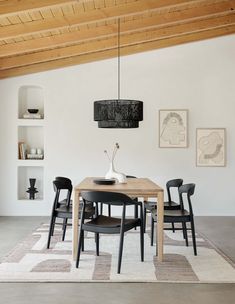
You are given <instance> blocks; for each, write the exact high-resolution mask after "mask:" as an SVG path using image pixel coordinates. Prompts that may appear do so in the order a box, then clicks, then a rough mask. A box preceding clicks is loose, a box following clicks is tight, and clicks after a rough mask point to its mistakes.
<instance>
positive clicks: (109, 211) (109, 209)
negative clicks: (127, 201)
mask: <svg viewBox="0 0 235 304" xmlns="http://www.w3.org/2000/svg"><path fill="white" fill-rule="evenodd" d="M108 215H109V216H111V205H108Z"/></svg>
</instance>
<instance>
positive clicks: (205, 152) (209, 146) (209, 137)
mask: <svg viewBox="0 0 235 304" xmlns="http://www.w3.org/2000/svg"><path fill="white" fill-rule="evenodd" d="M224 141H225V138H224V130H223V129H217V130H216V129H212V130H198V134H197V150H198V165H199V166H200V165H201V166H203V165H204V166H206V165H207V166H224V163H225V147H224Z"/></svg>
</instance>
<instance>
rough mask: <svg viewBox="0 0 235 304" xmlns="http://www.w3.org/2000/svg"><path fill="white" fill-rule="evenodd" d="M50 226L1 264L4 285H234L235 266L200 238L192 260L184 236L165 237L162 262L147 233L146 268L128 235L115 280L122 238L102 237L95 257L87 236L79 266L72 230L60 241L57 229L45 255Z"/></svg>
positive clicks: (170, 234)
mask: <svg viewBox="0 0 235 304" xmlns="http://www.w3.org/2000/svg"><path fill="white" fill-rule="evenodd" d="M48 228H49V225H48V224H42V225H41V226H40V227H39V228H38V229H36V230H35V231H34V232H33V233H32V234H31V235H29V236H28V237H27V238H25V239H24V240H23V241H22V242H20V243H19V244H18V245H17V246H16V247H15V248H14V249H13V250H12V251H11V252H10V253H9V254H8V255H7V256H5V257H4V258H3V259H2V260H1V263H0V282H204V283H206V282H208V283H211V282H217V283H224V282H235V265H234V264H233V262H232V261H231V260H230V259H229V258H228V257H227V256H225V255H224V254H223V253H222V252H221V251H220V250H219V249H218V248H216V247H215V246H214V245H213V244H212V243H211V242H210V241H208V240H207V239H205V237H203V236H202V235H200V234H197V235H196V237H197V248H198V255H197V256H194V254H193V248H192V243H191V236H190V232H189V247H186V246H185V241H184V239H183V235H182V232H181V231H176V232H175V233H173V232H172V231H164V262H162V263H159V262H158V261H157V257H156V256H155V251H156V249H155V245H154V246H153V247H151V246H150V232H149V231H147V232H146V233H145V237H144V238H145V244H144V245H145V246H144V247H145V255H144V259H145V260H144V262H141V261H140V240H139V238H140V237H139V231H138V230H132V231H130V232H127V233H126V234H125V238H124V248H123V258H122V268H121V274H117V261H118V245H119V235H102V234H101V235H100V256H98V257H97V256H96V254H95V240H94V234H93V233H87V234H86V235H85V251H84V252H81V259H80V266H79V268H78V269H76V267H75V262H74V261H73V260H72V256H71V247H72V242H71V239H72V233H71V228H70V227H68V229H67V232H66V239H65V241H64V242H62V241H61V237H62V231H61V226H56V227H55V231H54V236H53V237H52V239H51V248H50V249H49V250H48V249H46V243H47V235H48Z"/></svg>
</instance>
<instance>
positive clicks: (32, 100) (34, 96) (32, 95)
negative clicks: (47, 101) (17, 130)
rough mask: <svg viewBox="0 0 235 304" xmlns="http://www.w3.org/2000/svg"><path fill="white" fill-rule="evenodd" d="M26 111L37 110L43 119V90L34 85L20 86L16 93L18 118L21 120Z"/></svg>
mask: <svg viewBox="0 0 235 304" xmlns="http://www.w3.org/2000/svg"><path fill="white" fill-rule="evenodd" d="M27 109H38V110H39V112H38V113H40V114H41V115H42V117H44V95H43V88H41V87H39V86H34V85H27V86H22V87H20V88H19V92H18V118H19V119H22V118H23V115H24V114H25V113H27Z"/></svg>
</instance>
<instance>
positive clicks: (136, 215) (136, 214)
mask: <svg viewBox="0 0 235 304" xmlns="http://www.w3.org/2000/svg"><path fill="white" fill-rule="evenodd" d="M134 208H135V214H134V216H135V218H138V215H139V214H138V213H139V212H138V205H137V204H136V205H135V206H134Z"/></svg>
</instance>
